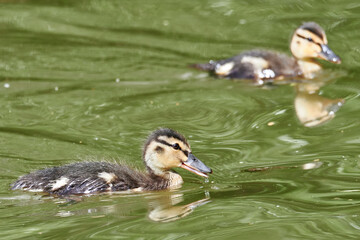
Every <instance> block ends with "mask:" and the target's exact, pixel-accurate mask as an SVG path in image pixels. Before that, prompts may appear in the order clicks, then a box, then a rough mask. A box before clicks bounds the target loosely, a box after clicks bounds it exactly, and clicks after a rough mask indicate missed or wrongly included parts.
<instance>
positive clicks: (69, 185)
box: [12, 128, 212, 196]
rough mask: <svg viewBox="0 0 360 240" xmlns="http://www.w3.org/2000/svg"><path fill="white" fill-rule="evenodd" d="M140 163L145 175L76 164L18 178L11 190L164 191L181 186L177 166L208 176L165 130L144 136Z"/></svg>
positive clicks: (99, 164)
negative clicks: (174, 169)
mask: <svg viewBox="0 0 360 240" xmlns="http://www.w3.org/2000/svg"><path fill="white" fill-rule="evenodd" d="M143 160H144V163H145V165H146V169H147V173H144V172H139V171H135V170H133V169H131V168H129V167H127V166H123V165H119V164H115V163H109V162H78V163H73V164H68V165H64V166H60V167H52V168H46V169H43V170H38V171H36V172H33V173H30V174H28V175H25V176H23V177H20V178H19V179H18V180H17V181H16V182H14V183H13V184H12V189H13V190H15V189H21V190H28V191H34V192H45V193H48V194H52V195H58V196H66V195H74V194H93V193H101V192H118V191H127V190H134V191H150V190H164V189H174V188H178V187H180V186H181V184H182V183H183V180H182V177H181V176H180V175H179V174H178V173H176V172H175V171H173V170H171V169H172V168H176V167H180V168H183V169H186V170H188V171H190V172H193V173H195V174H197V175H199V176H202V177H208V175H207V174H209V173H212V170H211V169H210V168H209V167H207V166H206V165H205V164H204V163H203V162H201V161H200V160H199V159H197V158H196V157H195V156H194V155H193V154H192V152H191V148H190V145H189V143H188V142H187V141H186V139H185V137H184V136H183V135H181V134H180V133H178V132H176V131H174V130H172V129H168V128H161V129H158V130H156V131H154V132H153V133H152V134H151V135H150V136H149V137H148V139H147V141H146V143H145V145H144V150H143Z"/></svg>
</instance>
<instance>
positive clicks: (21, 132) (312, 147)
mask: <svg viewBox="0 0 360 240" xmlns="http://www.w3.org/2000/svg"><path fill="white" fill-rule="evenodd" d="M0 2H1V3H0V54H1V60H0V106H1V107H0V132H1V134H0V164H1V168H0V238H1V239H89V238H92V239H127V238H131V239H205V238H206V239H264V238H266V239H269V240H270V239H359V235H360V185H359V184H360V183H359V181H360V162H359V160H360V150H359V144H360V135H359V134H360V121H359V117H360V115H359V107H358V106H359V105H360V100H359V98H358V96H359V94H360V81H359V78H358V75H360V71H359V67H360V44H359V39H360V31H359V20H360V18H359V13H360V4H359V2H358V1H356V0H343V1H335V0H332V1H315V0H314V1H294V0H291V1H288V0H286V1H285V0H281V1H274V0H272V1H270V0H268V1H266V0H264V1H260V0H259V1H232V0H222V1H221V0H203V1H177V2H175V1H160V0H159V1H155V0H152V1H145V0H141V1H140V0H131V1H130V0H129V1H110V0H106V1H94V0H93V1H54V0H52V1H50V0H49V1H0ZM310 20H311V21H316V22H318V23H319V24H320V25H321V26H323V27H324V29H325V31H326V32H327V36H328V40H329V46H330V47H331V48H332V50H333V51H334V52H335V53H337V54H338V55H340V57H341V58H342V61H343V63H342V64H341V65H338V66H337V65H332V64H330V63H323V64H324V66H325V68H326V71H327V74H328V75H330V76H331V80H330V81H328V83H327V85H326V86H323V87H322V88H321V89H320V92H319V94H320V95H321V96H322V97H326V98H329V99H335V98H343V99H345V100H346V103H345V104H344V106H342V108H341V109H340V110H339V111H338V112H337V113H336V117H335V118H334V119H332V120H331V121H329V122H327V123H325V124H322V125H320V126H317V127H313V128H308V127H305V126H303V125H302V124H301V123H300V121H299V120H298V119H297V117H296V114H295V108H294V98H295V95H296V94H295V90H294V88H293V86H291V85H282V86H278V87H265V88H262V87H255V86H252V85H251V84H249V83H248V82H239V81H228V80H221V79H215V78H212V77H210V76H208V75H206V74H204V73H202V72H198V71H196V70H192V69H189V68H188V67H187V65H188V64H191V63H196V62H207V61H208V60H209V59H221V58H226V57H229V56H232V55H234V54H236V53H238V52H240V51H242V50H246V49H251V48H269V49H274V50H277V51H281V52H286V53H289V50H288V42H289V38H290V36H291V34H292V32H293V30H294V29H295V28H296V27H297V26H298V25H300V24H301V22H303V21H310ZM269 123H270V124H269ZM160 126H166V127H171V128H174V129H176V130H178V131H179V132H181V133H183V134H184V135H185V136H186V137H187V138H188V140H189V141H190V143H191V146H192V150H193V152H194V154H195V155H196V156H197V157H198V158H200V159H201V160H202V161H203V162H204V163H206V164H207V165H208V166H210V167H211V168H212V169H213V171H214V174H213V175H212V176H211V177H210V179H209V182H206V181H204V179H202V178H200V177H198V176H195V175H193V174H191V173H189V172H185V171H182V170H179V171H178V172H179V173H181V174H182V176H183V178H184V180H185V184H184V185H183V187H182V188H181V189H180V190H177V191H173V192H161V193H156V192H154V193H138V194H113V195H100V196H90V197H83V198H82V199H73V200H72V201H66V200H64V199H58V198H52V197H49V196H42V195H40V194H36V193H27V192H21V191H15V192H14V191H11V190H10V189H9V185H10V183H11V182H13V181H14V180H15V179H17V178H18V177H19V176H21V175H24V174H26V173H28V172H30V171H33V170H36V169H40V168H44V167H47V166H57V165H62V164H65V163H70V162H75V161H84V160H87V159H91V160H94V159H98V160H101V159H111V160H113V159H115V160H117V161H120V162H123V163H126V164H128V165H131V166H134V167H137V168H142V167H143V166H142V160H141V146H142V144H143V142H144V139H145V138H146V136H147V135H148V134H149V133H150V132H151V131H152V130H154V129H156V128H158V127H160ZM309 164H310V165H309ZM309 166H310V167H309ZM254 168H257V169H259V170H260V171H248V170H249V169H250V170H251V169H254ZM196 201H200V202H201V201H202V202H201V203H199V204H195V205H194V206H198V207H197V208H194V209H193V211H192V212H190V210H189V209H190V208H189V209H187V212H186V214H182V215H181V216H182V218H181V217H178V219H172V220H174V221H168V222H164V221H162V222H161V221H158V220H159V219H154V218H152V216H153V215H154V213H156V212H158V211H157V210H159V209H160V210H161V209H165V210H167V209H170V210H171V209H174V208H175V209H178V208H182V207H183V208H186V205H188V204H192V203H194V202H196ZM176 207H178V208H176Z"/></svg>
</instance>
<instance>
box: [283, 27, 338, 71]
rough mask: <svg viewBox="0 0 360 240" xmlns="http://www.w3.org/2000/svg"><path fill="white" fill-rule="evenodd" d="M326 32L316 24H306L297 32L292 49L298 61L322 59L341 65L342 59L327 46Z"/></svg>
mask: <svg viewBox="0 0 360 240" xmlns="http://www.w3.org/2000/svg"><path fill="white" fill-rule="evenodd" d="M327 43H328V41H327V38H326V35H325V32H324V30H323V29H322V28H321V27H320V26H319V25H318V24H316V23H314V22H306V23H304V24H303V25H301V26H300V27H299V28H297V29H296V30H295V33H294V35H293V36H292V39H291V43H290V49H291V52H292V54H293V55H294V57H295V58H297V59H311V58H320V59H323V60H326V61H329V62H332V63H336V64H340V63H341V59H340V57H339V56H337V55H336V54H335V53H334V52H333V51H332V50H331V49H330V48H329V46H328V45H327Z"/></svg>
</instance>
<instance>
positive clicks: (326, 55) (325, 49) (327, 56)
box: [319, 44, 341, 64]
mask: <svg viewBox="0 0 360 240" xmlns="http://www.w3.org/2000/svg"><path fill="white" fill-rule="evenodd" d="M319 57H320V58H322V59H324V60H327V61H329V62H332V63H336V64H340V63H341V59H340V57H339V56H337V55H336V54H335V53H334V52H333V51H332V50H331V49H330V48H329V46H328V45H326V44H321V52H320V54H319Z"/></svg>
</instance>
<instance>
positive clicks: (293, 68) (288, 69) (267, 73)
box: [192, 22, 341, 84]
mask: <svg viewBox="0 0 360 240" xmlns="http://www.w3.org/2000/svg"><path fill="white" fill-rule="evenodd" d="M290 49H291V52H292V54H293V56H294V57H289V56H287V55H285V54H280V53H276V52H271V51H264V50H251V51H246V52H243V53H241V54H240V55H237V56H235V57H232V58H229V59H225V60H220V61H210V62H209V63H207V64H194V65H192V66H193V67H195V68H198V69H201V70H205V71H210V72H212V73H214V74H215V75H217V76H220V77H225V78H239V79H255V80H257V81H258V83H260V84H261V83H263V81H266V80H281V79H284V78H294V77H300V78H303V77H305V78H313V77H314V75H315V73H316V72H317V71H319V70H320V69H321V66H320V65H319V64H318V63H317V62H316V61H315V60H314V59H315V58H320V59H324V60H327V61H329V62H333V63H337V64H339V63H340V62H341V60H340V58H339V57H338V56H337V55H335V53H334V52H333V51H332V50H331V49H330V48H329V47H328V45H327V39H326V35H325V32H324V30H323V29H322V28H321V27H320V26H319V25H318V24H316V23H314V22H307V23H304V24H303V25H301V26H300V27H299V28H297V29H296V31H295V33H294V34H293V36H292V40H291V43H290Z"/></svg>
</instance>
